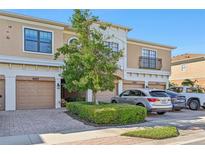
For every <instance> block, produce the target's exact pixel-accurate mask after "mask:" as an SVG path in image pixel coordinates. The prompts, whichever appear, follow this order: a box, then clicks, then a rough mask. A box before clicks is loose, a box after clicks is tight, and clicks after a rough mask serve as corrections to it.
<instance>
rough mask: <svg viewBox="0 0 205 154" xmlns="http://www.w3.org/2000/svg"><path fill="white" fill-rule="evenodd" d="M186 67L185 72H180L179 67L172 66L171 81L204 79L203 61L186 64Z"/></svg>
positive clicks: (204, 63)
mask: <svg viewBox="0 0 205 154" xmlns="http://www.w3.org/2000/svg"><path fill="white" fill-rule="evenodd" d="M184 65H185V66H186V70H185V71H181V65H174V66H172V70H171V73H172V74H171V77H170V79H171V80H176V79H177V80H179V79H184V78H188V79H191V78H202V77H204V78H205V71H204V66H205V61H200V62H194V63H187V64H184Z"/></svg>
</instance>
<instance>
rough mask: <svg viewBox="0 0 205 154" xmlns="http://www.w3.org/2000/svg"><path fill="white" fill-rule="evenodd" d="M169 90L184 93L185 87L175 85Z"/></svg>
mask: <svg viewBox="0 0 205 154" xmlns="http://www.w3.org/2000/svg"><path fill="white" fill-rule="evenodd" d="M168 90H170V91H174V92H177V93H182V92H183V87H173V88H169V89H168Z"/></svg>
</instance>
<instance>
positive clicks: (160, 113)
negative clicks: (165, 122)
mask: <svg viewBox="0 0 205 154" xmlns="http://www.w3.org/2000/svg"><path fill="white" fill-rule="evenodd" d="M165 113H166V112H157V114H159V115H163V114H165Z"/></svg>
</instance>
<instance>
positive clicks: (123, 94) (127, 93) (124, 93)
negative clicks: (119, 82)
mask: <svg viewBox="0 0 205 154" xmlns="http://www.w3.org/2000/svg"><path fill="white" fill-rule="evenodd" d="M129 94H130V91H129V90H126V91H124V92H123V93H121V94H120V96H129Z"/></svg>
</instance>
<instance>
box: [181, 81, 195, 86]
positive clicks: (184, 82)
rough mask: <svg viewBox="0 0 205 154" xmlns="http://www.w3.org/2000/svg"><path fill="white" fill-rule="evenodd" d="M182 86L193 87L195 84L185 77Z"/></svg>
mask: <svg viewBox="0 0 205 154" xmlns="http://www.w3.org/2000/svg"><path fill="white" fill-rule="evenodd" d="M181 84H182V85H183V86H191V87H194V85H195V81H192V80H190V79H185V80H184V81H183V82H182V83H181Z"/></svg>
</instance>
